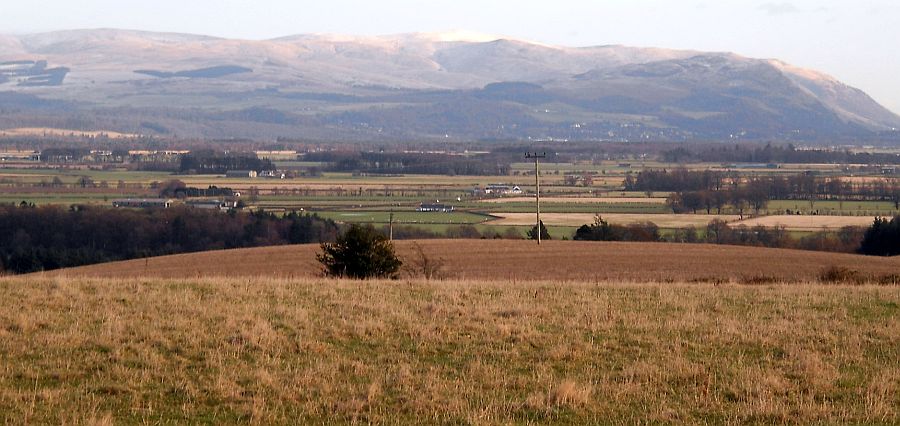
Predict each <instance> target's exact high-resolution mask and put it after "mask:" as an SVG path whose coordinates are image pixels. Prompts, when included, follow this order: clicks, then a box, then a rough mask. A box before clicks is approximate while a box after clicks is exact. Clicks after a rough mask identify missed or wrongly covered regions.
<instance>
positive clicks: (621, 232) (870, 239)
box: [572, 215, 900, 255]
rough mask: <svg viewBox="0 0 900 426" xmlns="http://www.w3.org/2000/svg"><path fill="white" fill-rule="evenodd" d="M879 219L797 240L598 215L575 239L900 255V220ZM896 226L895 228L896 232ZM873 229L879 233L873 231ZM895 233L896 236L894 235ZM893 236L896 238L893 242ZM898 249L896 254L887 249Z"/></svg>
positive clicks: (774, 233) (770, 231)
mask: <svg viewBox="0 0 900 426" xmlns="http://www.w3.org/2000/svg"><path fill="white" fill-rule="evenodd" d="M880 220H881V221H882V222H879V220H878V219H876V222H875V226H874V227H872V228H869V229H868V230H867V229H865V228H861V227H850V226H848V227H843V228H841V229H839V230H838V231H836V232H830V231H819V232H814V233H811V234H808V235H805V236H803V237H800V238H795V237H792V236H791V235H790V233H789V232H788V231H787V230H786V229H785V228H784V227H774V228H766V227H763V226H754V227H748V226H745V225H740V226H736V227H732V226H728V224H727V223H726V222H725V221H722V220H719V219H715V220H712V221H710V222H709V224H707V225H706V227H704V228H700V229H697V228H695V227H687V228H682V229H677V230H675V231H674V232H673V233H671V234H668V235H665V236H664V235H662V234H661V233H660V232H659V227H658V226H656V225H655V224H654V223H652V222H644V223H635V224H630V225H617V224H611V223H609V222H608V221H606V220H604V219H603V217H602V216H600V215H597V216H596V217H595V218H594V223H592V224H586V225H582V226H581V227H580V228H578V229H577V230H576V231H575V235H574V236H573V238H572V239H574V240H579V241H644V242H653V241H660V242H677V243H705V244H726V245H741V246H757V247H769V248H791V249H799V250H812V251H831V252H841V253H863V254H872V255H895V254H900V238H898V237H897V236H896V235H898V234H896V232H897V229H898V228H897V227H900V217H898V218H896V219H895V220H894V221H893V222H894V223H895V224H893V225H889V224H891V223H892V222H890V221H888V220H887V219H880ZM892 226H893V227H894V228H892ZM873 229H876V230H875V231H873ZM891 232H894V234H892V233H891ZM892 235H893V236H894V237H893V238H894V239H893V240H892V239H891V238H892ZM876 246H877V247H882V246H888V247H894V248H893V250H894V251H893V252H892V251H890V250H886V249H883V248H879V249H869V248H868V247H876Z"/></svg>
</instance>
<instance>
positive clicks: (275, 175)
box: [259, 170, 286, 179]
mask: <svg viewBox="0 0 900 426" xmlns="http://www.w3.org/2000/svg"><path fill="white" fill-rule="evenodd" d="M285 176H286V175H285V174H284V172H279V171H277V170H263V171H261V172H259V177H263V178H269V179H284V178H285Z"/></svg>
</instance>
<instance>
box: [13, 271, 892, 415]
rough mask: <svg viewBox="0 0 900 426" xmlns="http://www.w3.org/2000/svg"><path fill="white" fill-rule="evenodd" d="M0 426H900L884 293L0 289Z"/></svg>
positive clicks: (356, 285)
mask: <svg viewBox="0 0 900 426" xmlns="http://www.w3.org/2000/svg"><path fill="white" fill-rule="evenodd" d="M0 305H2V306H5V307H11V308H12V307H14V308H13V309H4V310H0V422H2V423H13V424H20V423H34V424H61V423H63V424H65V423H69V424H76V423H89V424H90V423H94V424H98V423H99V424H113V423H116V424H119V423H125V424H137V423H141V424H143V423H154V424H155V423H193V424H197V423H207V424H222V423H238V422H240V423H247V422H249V423H255V424H297V423H313V422H315V423H351V422H358V423H367V422H374V423H390V424H408V423H445V424H497V423H501V424H502V423H532V422H540V423H558V424H588V423H589V424H637V423H662V424H674V423H713V424H723V423H745V424H782V423H794V424H810V423H820V424H885V425H886V424H897V423H898V422H900V362H898V360H900V333H897V330H898V329H900V308H898V306H900V287H896V286H894V287H871V286H856V287H843V286H821V285H809V284H794V285H767V286H740V285H713V284H678V283H665V284H655V283H646V284H620V283H616V282H600V283H597V282H592V283H584V282H580V283H579V282H570V283H560V282H555V281H532V282H515V283H513V282H500V281H494V282H485V281H432V282H428V281H391V282H383V281H370V282H348V281H328V280H321V279H296V280H280V279H271V278H268V279H264V278H251V279H246V278H245V279H224V278H218V279H196V280H193V279H186V280H184V279H182V280H166V279H87V278H78V279H70V278H38V277H17V278H5V279H0Z"/></svg>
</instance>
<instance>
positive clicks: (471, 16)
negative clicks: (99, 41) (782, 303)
mask: <svg viewBox="0 0 900 426" xmlns="http://www.w3.org/2000/svg"><path fill="white" fill-rule="evenodd" d="M82 28H124V29H138V30H149V31H167V32H184V33H193V34H205V35H212V36H220V37H228V38H243V39H267V38H275V37H281V36H286V35H292V34H302V33H341V34H356V35H380V34H395V33H406V32H436V31H448V30H469V31H476V32H484V33H490V34H498V35H503V36H508V37H513V38H519V39H525V40H533V41H538V42H542V43H547V44H558V45H566V46H590V45H605V44H622V45H629V46H643V47H665V48H680V49H696V50H704V51H730V52H735V53H738V54H741V55H745V56H750V57H758V58H777V59H781V60H784V61H786V62H789V63H792V64H794V65H798V66H801V67H805V68H813V69H816V70H819V71H823V72H825V73H827V74H830V75H833V76H834V77H837V78H838V79H840V80H841V81H843V82H845V83H847V84H849V85H851V86H854V87H858V88H860V89H862V90H864V91H866V92H867V93H868V94H869V95H871V96H872V97H873V98H875V100H877V101H879V102H880V103H881V104H882V105H884V106H886V107H888V108H890V109H891V110H893V111H894V112H897V113H900V1H897V0H817V1H816V0H783V1H782V0H771V1H767V0H452V1H448V0H431V1H414V0H316V1H308V0H252V1H248V0H33V1H28V2H26V1H12V0H0V33H14V34H22V33H34V32H45V31H54V30H63V29H82Z"/></svg>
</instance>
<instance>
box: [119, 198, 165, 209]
mask: <svg viewBox="0 0 900 426" xmlns="http://www.w3.org/2000/svg"><path fill="white" fill-rule="evenodd" d="M112 205H113V207H128V208H137V209H167V208H169V207H171V206H172V200H167V199H163V198H125V199H121V200H113V202H112Z"/></svg>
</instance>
